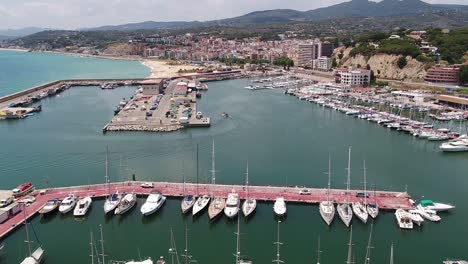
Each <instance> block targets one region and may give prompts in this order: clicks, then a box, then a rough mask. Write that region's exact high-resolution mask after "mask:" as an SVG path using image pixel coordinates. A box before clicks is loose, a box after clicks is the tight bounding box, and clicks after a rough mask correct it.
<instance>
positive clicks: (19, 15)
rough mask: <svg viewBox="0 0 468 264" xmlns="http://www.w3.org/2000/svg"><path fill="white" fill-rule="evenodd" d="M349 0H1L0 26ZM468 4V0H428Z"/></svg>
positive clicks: (239, 11)
mask: <svg viewBox="0 0 468 264" xmlns="http://www.w3.org/2000/svg"><path fill="white" fill-rule="evenodd" d="M344 1H345V0H0V29H7V28H21V27H28V26H38V27H48V28H63V29H75V28H82V27H94V26H101V25H113V24H123V23H133V22H142V21H146V20H153V21H175V20H184V21H190V20H199V21H206V20H212V19H221V18H229V17H234V16H238V15H243V14H246V13H248V12H252V11H258V10H267V9H276V8H290V9H296V10H310V9H315V8H319V7H324V6H328V5H332V4H337V3H340V2H344ZM426 2H429V3H444V4H448V3H453V4H468V0H426Z"/></svg>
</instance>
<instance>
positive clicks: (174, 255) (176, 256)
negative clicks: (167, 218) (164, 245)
mask: <svg viewBox="0 0 468 264" xmlns="http://www.w3.org/2000/svg"><path fill="white" fill-rule="evenodd" d="M169 254H170V255H171V264H174V260H175V261H176V263H177V264H180V261H179V253H177V246H176V243H175V239H174V233H173V232H172V228H171V247H170V248H169ZM161 258H162V257H161ZM162 263H165V262H162ZM156 264H158V263H157V262H156Z"/></svg>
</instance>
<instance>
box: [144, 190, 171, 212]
mask: <svg viewBox="0 0 468 264" xmlns="http://www.w3.org/2000/svg"><path fill="white" fill-rule="evenodd" d="M165 201H166V197H165V196H163V195H162V194H161V193H160V192H158V191H152V192H151V193H150V195H148V198H147V199H146V202H145V203H144V204H143V205H142V206H141V208H140V211H141V213H142V214H143V215H150V214H152V213H154V212H156V211H157V210H158V209H159V208H161V206H162V205H163V204H164V202H165Z"/></svg>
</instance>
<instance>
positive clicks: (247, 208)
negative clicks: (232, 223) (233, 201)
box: [242, 199, 257, 217]
mask: <svg viewBox="0 0 468 264" xmlns="http://www.w3.org/2000/svg"><path fill="white" fill-rule="evenodd" d="M256 208H257V200H255V199H247V200H245V201H244V203H243V204H242V213H243V214H244V216H245V217H248V216H249V215H251V214H252V213H253V212H254V211H255V209H256Z"/></svg>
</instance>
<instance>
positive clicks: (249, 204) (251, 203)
mask: <svg viewBox="0 0 468 264" xmlns="http://www.w3.org/2000/svg"><path fill="white" fill-rule="evenodd" d="M245 175H246V176H245V201H244V203H243V204H242V213H243V214H244V216H245V217H249V215H251V214H252V213H253V212H254V211H255V208H257V200H255V199H253V198H249V164H248V163H247V172H246V173H245Z"/></svg>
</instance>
